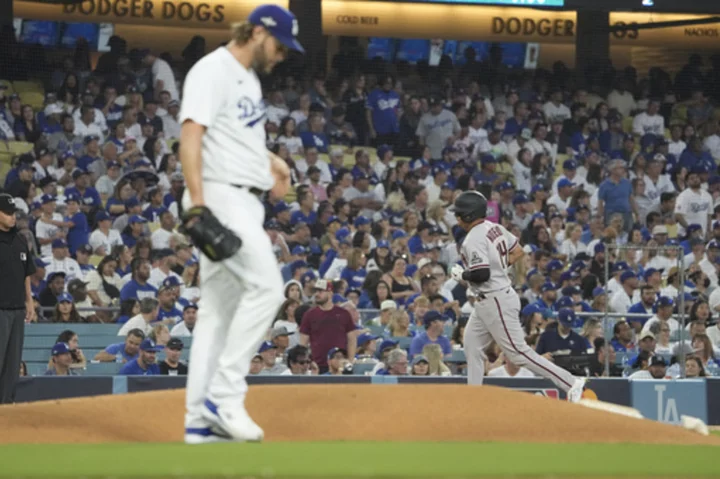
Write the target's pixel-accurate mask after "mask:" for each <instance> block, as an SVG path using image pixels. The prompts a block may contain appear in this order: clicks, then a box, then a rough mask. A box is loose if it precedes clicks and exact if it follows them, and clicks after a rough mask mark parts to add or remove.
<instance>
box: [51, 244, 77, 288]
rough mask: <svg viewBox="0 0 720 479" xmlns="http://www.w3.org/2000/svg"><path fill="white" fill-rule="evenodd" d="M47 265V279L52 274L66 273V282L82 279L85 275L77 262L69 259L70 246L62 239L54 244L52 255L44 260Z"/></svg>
mask: <svg viewBox="0 0 720 479" xmlns="http://www.w3.org/2000/svg"><path fill="white" fill-rule="evenodd" d="M43 261H45V263H47V266H45V277H46V278H47V277H49V276H50V275H51V274H52V273H64V274H65V279H66V281H70V280H73V279H76V278H79V279H82V277H83V273H82V270H81V269H80V265H79V264H78V262H77V261H75V260H74V259H72V258H70V257H69V252H68V245H67V243H66V242H65V241H63V240H61V239H56V240H54V241H53V242H52V255H50V257H47V258H43Z"/></svg>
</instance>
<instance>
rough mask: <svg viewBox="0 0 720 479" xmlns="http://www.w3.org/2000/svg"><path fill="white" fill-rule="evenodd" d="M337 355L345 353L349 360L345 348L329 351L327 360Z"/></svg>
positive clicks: (335, 348)
mask: <svg viewBox="0 0 720 479" xmlns="http://www.w3.org/2000/svg"><path fill="white" fill-rule="evenodd" d="M359 339H360V338H358V340H359ZM358 346H359V345H358ZM337 353H343V355H344V356H345V357H346V358H347V351H345V350H344V349H343V348H338V347H337V346H336V347H334V348H330V351H328V353H327V358H328V359H332V357H333V356H335V354H337Z"/></svg>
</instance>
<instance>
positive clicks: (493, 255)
mask: <svg viewBox="0 0 720 479" xmlns="http://www.w3.org/2000/svg"><path fill="white" fill-rule="evenodd" d="M519 245H520V243H518V239H517V238H516V237H515V236H514V235H513V234H512V233H510V232H509V231H508V230H507V229H505V227H503V226H502V225H499V224H495V223H492V222H490V221H487V220H485V221H483V222H482V223H480V224H478V225H475V226H474V227H473V228H472V229H471V230H470V232H469V233H468V234H467V236H466V237H465V239H464V240H463V243H462V247H461V248H460V255H461V256H462V259H463V263H464V264H465V268H466V269H468V270H471V271H472V270H476V269H480V268H489V269H490V279H489V280H487V281H486V282H484V283H482V284H473V283H470V288H471V289H472V290H473V291H474V292H475V293H490V292H492V291H498V290H501V289H504V288H509V287H511V286H512V281H510V277H509V276H508V274H507V269H508V266H509V265H508V256H509V255H510V252H511V251H512V250H514V249H515V248H517V247H518V246H519Z"/></svg>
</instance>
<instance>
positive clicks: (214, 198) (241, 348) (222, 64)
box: [180, 5, 303, 444]
mask: <svg viewBox="0 0 720 479" xmlns="http://www.w3.org/2000/svg"><path fill="white" fill-rule="evenodd" d="M297 34H298V25H297V20H296V19H295V16H294V15H293V14H292V13H290V12H289V11H287V10H286V9H284V8H281V7H279V6H277V5H263V6H260V7H258V8H256V9H255V10H254V11H253V12H252V13H251V14H250V16H249V17H248V19H247V21H245V22H242V23H239V24H235V25H233V27H232V40H231V41H230V42H229V43H228V45H227V46H226V47H220V48H218V49H217V50H215V51H214V52H212V53H210V54H208V55H206V56H205V57H204V58H202V59H201V60H200V61H199V62H197V64H195V66H193V68H192V69H191V70H190V72H189V73H188V75H187V78H186V79H185V86H184V92H183V93H184V94H183V102H182V111H181V114H180V116H181V119H180V122H181V124H182V132H181V138H180V158H181V161H182V166H183V172H184V173H185V178H186V183H187V190H186V192H185V195H184V197H183V206H184V209H185V212H184V213H183V215H182V219H183V229H184V231H185V232H186V233H187V234H188V235H189V236H190V237H191V238H192V239H193V241H194V243H195V244H196V245H197V246H198V247H199V248H200V249H201V250H202V252H203V255H202V257H201V259H200V277H201V278H202V281H201V284H200V292H201V299H200V304H199V310H198V322H197V326H196V328H195V330H194V331H193V347H192V351H191V353H190V371H189V376H188V381H187V401H186V407H187V413H186V417H185V442H186V443H189V444H199V443H206V442H216V441H225V440H231V441H259V440H262V438H263V430H262V429H261V428H260V427H259V426H258V425H257V424H255V422H254V421H253V420H252V419H251V418H250V417H249V416H248V414H247V412H246V410H245V406H244V400H245V395H246V393H247V383H246V381H245V376H246V375H247V373H248V371H249V367H250V362H251V360H252V357H253V355H254V354H255V352H256V351H257V349H258V345H259V344H260V342H261V341H262V339H263V335H264V334H265V332H266V331H267V329H268V327H269V326H270V324H271V322H272V318H273V316H274V315H275V313H276V312H277V310H278V308H279V307H280V304H281V303H282V301H283V299H284V298H283V282H282V278H281V275H280V270H279V268H278V265H277V262H276V260H275V256H274V254H273V250H272V245H271V244H270V239H269V238H268V236H267V234H266V233H265V231H264V229H263V222H264V216H265V210H264V208H263V203H262V198H261V196H262V194H263V193H264V192H266V191H270V193H271V194H272V195H273V196H275V197H283V196H285V194H286V193H287V191H288V189H289V187H290V174H289V171H288V168H287V166H286V164H285V162H284V161H283V160H282V159H280V158H279V157H276V156H274V155H272V154H271V153H269V152H268V151H267V148H266V147H265V120H266V114H265V106H264V104H263V98H262V91H261V87H260V81H259V80H258V77H257V74H258V73H269V72H270V71H271V70H272V69H273V67H274V66H275V65H276V64H277V63H279V62H281V61H283V60H284V59H285V57H286V55H287V53H288V50H297V51H300V52H302V51H303V48H302V46H301V45H300V43H299V42H298V41H297Z"/></svg>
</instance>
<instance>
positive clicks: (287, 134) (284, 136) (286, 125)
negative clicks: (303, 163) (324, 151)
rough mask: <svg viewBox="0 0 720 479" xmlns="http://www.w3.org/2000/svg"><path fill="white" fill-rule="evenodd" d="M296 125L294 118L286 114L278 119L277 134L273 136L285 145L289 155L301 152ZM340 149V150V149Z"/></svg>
mask: <svg viewBox="0 0 720 479" xmlns="http://www.w3.org/2000/svg"><path fill="white" fill-rule="evenodd" d="M296 126H297V124H296V123H295V119H294V118H293V117H292V116H286V117H285V118H283V119H282V121H280V127H279V128H278V135H277V138H275V142H276V143H278V144H281V145H285V146H286V147H287V149H288V151H289V152H290V154H291V155H301V154H302V153H303V144H302V138H300V136H298V132H297V127H296ZM340 151H341V152H342V150H340ZM331 153H332V152H331Z"/></svg>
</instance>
